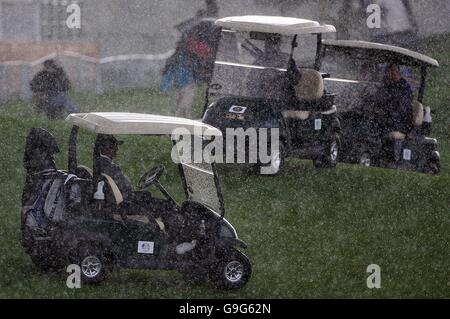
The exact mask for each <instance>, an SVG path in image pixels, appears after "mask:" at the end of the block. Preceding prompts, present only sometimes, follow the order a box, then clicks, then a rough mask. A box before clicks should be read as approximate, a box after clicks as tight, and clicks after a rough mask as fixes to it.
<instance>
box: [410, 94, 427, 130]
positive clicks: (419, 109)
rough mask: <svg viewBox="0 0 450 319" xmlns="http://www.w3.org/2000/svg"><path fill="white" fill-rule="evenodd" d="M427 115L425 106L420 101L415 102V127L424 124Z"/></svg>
mask: <svg viewBox="0 0 450 319" xmlns="http://www.w3.org/2000/svg"><path fill="white" fill-rule="evenodd" d="M424 115H425V108H424V107H423V104H422V103H420V102H419V101H417V100H416V101H414V103H413V124H414V127H421V126H422V125H423V121H424Z"/></svg>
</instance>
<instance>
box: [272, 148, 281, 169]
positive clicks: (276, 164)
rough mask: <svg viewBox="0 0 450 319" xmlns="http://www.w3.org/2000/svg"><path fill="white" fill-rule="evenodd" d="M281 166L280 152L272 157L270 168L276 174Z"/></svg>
mask: <svg viewBox="0 0 450 319" xmlns="http://www.w3.org/2000/svg"><path fill="white" fill-rule="evenodd" d="M280 165H281V154H280V152H276V153H275V154H274V155H272V168H273V170H274V171H275V172H278V170H279V169H280Z"/></svg>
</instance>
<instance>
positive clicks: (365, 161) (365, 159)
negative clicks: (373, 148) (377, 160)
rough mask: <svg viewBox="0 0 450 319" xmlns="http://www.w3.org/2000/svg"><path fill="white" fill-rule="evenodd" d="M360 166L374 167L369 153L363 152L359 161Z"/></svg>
mask: <svg viewBox="0 0 450 319" xmlns="http://www.w3.org/2000/svg"><path fill="white" fill-rule="evenodd" d="M358 164H359V165H360V166H364V167H371V166H373V159H372V156H371V155H370V153H369V152H363V153H362V154H361V155H360V156H359V159H358Z"/></svg>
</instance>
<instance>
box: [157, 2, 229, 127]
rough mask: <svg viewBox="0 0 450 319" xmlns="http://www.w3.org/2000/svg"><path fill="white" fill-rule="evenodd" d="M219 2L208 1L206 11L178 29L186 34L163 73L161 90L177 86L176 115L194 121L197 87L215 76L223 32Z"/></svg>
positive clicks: (199, 13)
mask: <svg viewBox="0 0 450 319" xmlns="http://www.w3.org/2000/svg"><path fill="white" fill-rule="evenodd" d="M218 10H219V8H218V6H217V3H216V1H215V0H206V10H199V11H198V12H197V15H196V16H195V17H194V18H192V19H189V20H187V21H185V22H183V23H181V24H179V25H177V26H176V28H177V29H178V30H179V31H180V32H181V33H182V37H181V40H180V41H179V42H178V43H177V47H176V50H175V53H174V54H173V55H172V56H171V57H170V58H169V59H168V60H167V62H166V66H165V68H164V71H163V78H162V83H161V91H162V92H163V93H167V92H168V91H169V89H170V88H171V87H172V86H173V87H174V88H175V89H176V91H177V111H176V116H180V117H186V118H192V105H193V102H194V97H195V91H196V87H197V86H199V85H202V84H204V83H207V82H208V81H209V79H210V77H211V76H212V70H213V67H214V59H215V55H216V50H217V45H218V42H219V37H220V29H219V28H217V27H216V26H215V25H214V19H213V18H216V17H217V15H218Z"/></svg>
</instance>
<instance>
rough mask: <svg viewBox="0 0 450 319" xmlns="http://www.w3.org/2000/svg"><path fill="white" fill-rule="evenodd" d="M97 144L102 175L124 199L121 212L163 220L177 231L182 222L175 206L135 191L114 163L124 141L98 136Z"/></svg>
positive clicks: (147, 193)
mask: <svg viewBox="0 0 450 319" xmlns="http://www.w3.org/2000/svg"><path fill="white" fill-rule="evenodd" d="M96 144H97V147H98V150H99V153H100V154H99V155H100V161H99V166H100V172H101V174H102V175H103V177H105V175H106V176H108V178H111V179H112V180H113V181H114V183H115V185H117V188H118V189H119V191H120V193H121V195H122V197H123V203H122V204H121V210H123V212H125V213H126V214H142V215H146V216H147V217H151V218H153V219H157V218H161V220H162V221H163V222H164V224H166V225H167V227H168V228H171V229H176V228H177V226H178V225H179V223H180V220H179V218H178V217H179V216H178V215H177V214H176V208H175V207H174V205H173V204H172V203H171V202H169V201H167V200H164V199H160V198H155V197H153V196H152V194H151V193H150V192H148V191H135V190H134V188H133V184H132V183H131V180H130V178H129V177H128V176H127V175H125V174H124V173H123V171H122V169H121V167H120V166H119V165H117V164H116V163H114V159H115V158H116V157H117V153H118V151H119V146H120V145H122V144H123V141H121V140H118V139H117V138H116V137H114V136H113V135H107V134H98V135H97V139H96ZM110 186H111V185H110ZM113 206H114V204H113Z"/></svg>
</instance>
